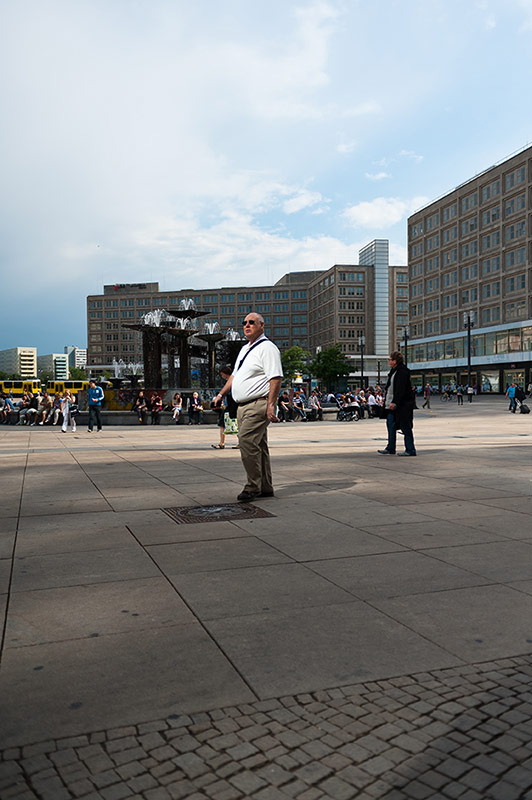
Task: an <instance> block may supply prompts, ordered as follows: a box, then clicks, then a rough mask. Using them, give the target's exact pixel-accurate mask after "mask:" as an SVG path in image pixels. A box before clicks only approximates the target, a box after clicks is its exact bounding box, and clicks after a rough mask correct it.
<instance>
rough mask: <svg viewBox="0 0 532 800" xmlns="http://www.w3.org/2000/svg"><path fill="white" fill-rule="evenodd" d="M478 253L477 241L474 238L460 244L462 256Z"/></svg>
mask: <svg viewBox="0 0 532 800" xmlns="http://www.w3.org/2000/svg"><path fill="white" fill-rule="evenodd" d="M477 253H478V242H477V240H476V239H475V240H474V241H473V242H467V244H463V245H462V258H470V257H471V256H475V255H476V254H477Z"/></svg>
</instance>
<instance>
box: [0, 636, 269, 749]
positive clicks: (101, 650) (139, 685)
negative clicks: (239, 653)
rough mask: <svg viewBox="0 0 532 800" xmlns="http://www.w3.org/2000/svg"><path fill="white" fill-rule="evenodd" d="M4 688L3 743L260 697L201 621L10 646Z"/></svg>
mask: <svg viewBox="0 0 532 800" xmlns="http://www.w3.org/2000/svg"><path fill="white" fill-rule="evenodd" d="M147 676H149V680H147ZM0 692H1V693H2V695H3V697H4V703H3V711H2V716H3V721H2V729H1V731H0V747H7V746H13V745H17V744H22V743H29V742H32V741H42V740H45V739H50V738H57V737H59V736H73V735H76V734H79V733H82V732H85V731H87V730H100V729H102V728H106V727H122V726H126V725H129V724H135V722H137V721H138V720H139V719H145V720H148V719H154V718H157V717H164V716H168V715H170V714H177V715H179V714H186V713H187V712H189V711H198V710H202V709H205V708H212V707H213V706H214V705H222V706H223V705H232V704H236V703H247V702H249V701H251V700H253V699H255V698H254V696H253V694H252V692H251V691H250V690H249V688H248V687H247V686H246V685H245V683H244V682H243V681H242V679H241V678H240V676H239V675H238V674H237V673H236V671H235V670H234V668H233V667H232V666H231V664H230V663H229V662H228V660H227V659H226V658H225V656H224V655H223V654H222V653H221V652H220V650H219V649H218V647H216V645H215V644H214V643H213V641H212V639H211V638H210V637H209V636H208V635H207V634H206V633H205V631H204V630H203V629H202V628H201V627H200V626H199V625H196V624H194V625H180V626H178V627H173V628H172V627H161V628H156V629H154V630H151V631H143V632H142V636H139V635H138V634H137V633H134V632H129V633H120V634H115V635H112V636H111V635H107V636H101V637H99V638H97V639H77V640H76V642H75V646H74V647H73V646H72V644H71V643H69V642H55V643H52V644H43V645H37V646H35V647H19V648H13V649H8V650H6V651H5V654H4V660H3V664H2V672H1V673H0ZM36 698H38V713H36Z"/></svg>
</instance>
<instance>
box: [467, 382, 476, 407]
mask: <svg viewBox="0 0 532 800" xmlns="http://www.w3.org/2000/svg"><path fill="white" fill-rule="evenodd" d="M466 394H467V402H468V403H472V402H473V395H474V394H475V390H474V389H473V387H472V386H468V387H467V389H466Z"/></svg>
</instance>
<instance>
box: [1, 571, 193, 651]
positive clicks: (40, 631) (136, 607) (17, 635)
mask: <svg viewBox="0 0 532 800" xmlns="http://www.w3.org/2000/svg"><path fill="white" fill-rule="evenodd" d="M195 621H196V619H195V617H194V615H193V614H192V612H191V611H190V610H189V608H188V606H187V605H186V604H185V603H184V602H183V600H182V599H181V598H180V597H179V595H178V594H177V593H176V592H175V591H174V590H173V589H172V587H171V586H170V584H169V583H168V581H167V580H165V579H164V578H147V579H141V580H120V581H118V582H114V583H112V582H110V583H96V584H92V585H80V586H67V587H61V588H57V589H39V590H38V591H26V592H14V593H13V595H12V597H11V608H10V615H9V621H8V625H7V630H6V640H5V646H6V647H24V646H28V645H35V644H44V643H47V642H61V641H68V640H74V639H83V638H87V637H88V638H97V637H99V636H102V635H105V634H109V633H123V632H128V631H136V632H137V633H138V634H139V636H142V635H143V631H144V630H146V629H149V628H152V627H163V626H169V625H171V626H175V625H178V624H180V625H182V624H188V625H190V624H192V623H194V622H195Z"/></svg>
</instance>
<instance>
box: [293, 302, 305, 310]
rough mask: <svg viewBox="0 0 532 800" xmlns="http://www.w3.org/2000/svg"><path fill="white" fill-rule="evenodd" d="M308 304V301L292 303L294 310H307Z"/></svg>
mask: <svg viewBox="0 0 532 800" xmlns="http://www.w3.org/2000/svg"><path fill="white" fill-rule="evenodd" d="M306 310H307V304H306V303H292V311H306Z"/></svg>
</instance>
